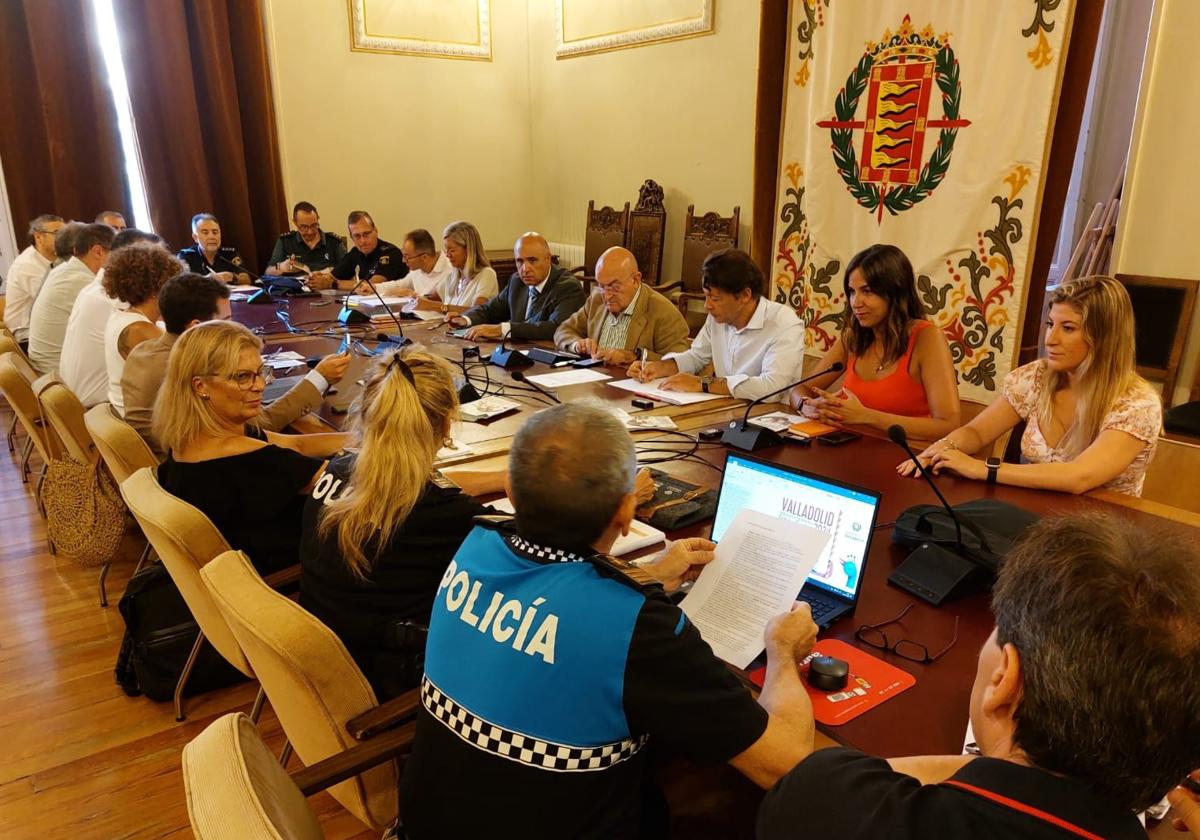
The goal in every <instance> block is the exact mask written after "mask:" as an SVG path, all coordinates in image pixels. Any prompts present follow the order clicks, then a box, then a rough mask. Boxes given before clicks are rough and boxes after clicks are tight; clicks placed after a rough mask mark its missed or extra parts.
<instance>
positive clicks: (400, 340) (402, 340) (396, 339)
mask: <svg viewBox="0 0 1200 840" xmlns="http://www.w3.org/2000/svg"><path fill="white" fill-rule="evenodd" d="M354 279H355V280H358V281H360V282H364V283H366V284H367V285H368V286H370V287H371V291H372V292H374V293H375V297H377V298H379V302H380V303H381V304H383V308H384V311H386V312H387V314H388V315H390V316H392V323H394V324H395V325H396V331H397V332H398V333H399V336H394V335H388V334H387V333H379V334H378V335H376V336H375V340H376V341H390V342H391V343H392V344H397V345H399V346H401V347H403V346H404V345H406V344H412V339H411V338H407V337H406V336H405V335H404V327H402V326H401V325H400V319H399V318H397V317H396V313H395V312H393V311H392V307H391V306H389V305H388V302H387V301H386V300H384V299H383V295H381V294H379V289H377V288H375V284H374V283H372V282H371V277H370V275H368V276H366V277H361V278H360V277H359V276H358V271H357V269H356V270H355V272H354Z"/></svg>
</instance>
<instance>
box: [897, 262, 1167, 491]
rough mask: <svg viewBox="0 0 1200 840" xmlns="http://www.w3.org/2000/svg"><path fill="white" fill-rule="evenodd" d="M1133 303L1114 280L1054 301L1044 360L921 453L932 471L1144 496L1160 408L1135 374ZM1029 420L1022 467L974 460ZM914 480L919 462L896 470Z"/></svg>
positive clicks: (1081, 286) (1076, 284)
mask: <svg viewBox="0 0 1200 840" xmlns="http://www.w3.org/2000/svg"><path fill="white" fill-rule="evenodd" d="M1134 352H1135V347H1134V328H1133V306H1132V305H1131V304H1130V302H1129V294H1128V293H1127V292H1126V291H1125V287H1124V286H1123V285H1121V283H1120V282H1119V281H1117V280H1115V279H1114V278H1112V277H1084V278H1082V279H1079V280H1073V281H1071V282H1068V283H1064V284H1063V285H1061V286H1059V287H1058V288H1057V289H1056V290H1055V291H1054V292H1053V293H1052V294H1051V295H1050V309H1049V313H1048V315H1047V318H1046V357H1045V358H1044V359H1038V360H1037V361H1036V362H1031V363H1030V364H1027V365H1024V366H1023V367H1019V368H1017V369H1016V370H1014V371H1012V372H1011V373H1009V374H1008V376H1007V377H1006V378H1005V380H1004V389H1003V391H1002V393H1001V397H1000V399H998V400H995V401H994V402H993V403H992V404H991V405H989V406H988V407H987V408H986V409H984V411H983V412H982V413H980V414H979V415H978V416H977V417H976V418H975V419H974V420H972V421H971V422H970V423H968V424H967V425H965V426H963V427H961V428H959V429H956V430H955V431H953V432H951V433H950V434H948V435H946V436H945V437H944V438H942V439H941V440H939V441H937V442H936V443H934V444H933V445H932V446H930V447H929V448H928V449H926V450H925V451H924V452H922V453H921V455H920V456H919V457H920V458H921V461H922V463H924V464H925V465H927V466H930V467H931V469H932V470H933V472H934V473H940V472H942V471H947V472H953V473H957V474H958V475H961V476H963V477H965V478H974V479H979V480H986V481H988V482H989V483H996V482H999V483H1001V484H1012V485H1015V486H1018V487H1033V488H1037V489H1041V490H1061V491H1064V492H1067V493H1085V492H1087V491H1088V490H1092V489H1094V488H1096V487H1103V488H1104V489H1106V490H1113V491H1116V492H1118V493H1125V494H1128V495H1130V496H1140V495H1141V493H1142V483H1143V481H1144V480H1145V477H1146V467H1147V466H1148V465H1149V464H1150V460H1151V459H1152V458H1153V457H1154V449H1155V447H1156V445H1157V442H1158V434H1159V431H1160V430H1161V428H1162V402H1161V401H1160V400H1159V397H1158V394H1156V393H1155V392H1154V390H1153V389H1152V388H1151V387H1150V385H1149V384H1148V383H1147V382H1146V381H1145V380H1144V379H1142V378H1141V377H1140V376H1138V374H1137V371H1136V370H1135V368H1134ZM1022 420H1024V421H1026V426H1025V433H1024V434H1023V435H1022V436H1021V461H1022V463H1020V464H1002V463H1001V462H1000V461H999V459H996V458H989V459H988V460H987V461H986V462H985V461H981V460H979V459H977V458H973V457H971V456H972V455H973V454H975V453H976V452H980V451H982V450H986V449H987V448H989V447H990V446H991V444H992V442H993V441H995V440H996V439H997V438H999V437H1000V436H1001V435H1002V434H1004V433H1005V432H1007V431H1008V430H1009V429H1011V428H1013V427H1014V426H1016V425H1017V424H1018V423H1020V422H1021V421H1022ZM897 471H898V472H899V473H900V474H901V475H914V474H915V469H914V467H913V464H912V462H911V461H905V462H904V463H902V464H900V465H899V466H898V467H897Z"/></svg>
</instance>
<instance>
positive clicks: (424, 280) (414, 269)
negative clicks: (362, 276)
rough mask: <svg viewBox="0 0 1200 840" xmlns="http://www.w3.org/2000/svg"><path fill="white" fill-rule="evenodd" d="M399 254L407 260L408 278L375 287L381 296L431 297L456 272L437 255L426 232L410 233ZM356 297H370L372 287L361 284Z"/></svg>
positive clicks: (431, 238) (440, 255)
mask: <svg viewBox="0 0 1200 840" xmlns="http://www.w3.org/2000/svg"><path fill="white" fill-rule="evenodd" d="M400 254H401V256H403V257H404V264H405V265H407V266H408V274H406V275H405V276H404V277H401V278H400V279H399V280H387V281H385V282H383V283H376V284H375V288H377V289H379V294H381V295H388V296H390V297H407V298H411V297H428V296H429V295H430V294H432V293H433V292H434V291H436V290H437V289H438V288H439V287H440V286H441V285H442V283H444V282H445V280H446V278H448V277H449V276H450V272H452V271H453V270H454V266H452V265H450V260H448V259H446V255H445V254H439V253H438V249H437V245H435V244H434V241H433V236H432V235H430V233H429V231H427V230H425V229H424V228H417V229H416V230H410V231H409V232H408V233H406V234H405V235H404V242H402V243H401V244H400ZM354 293H355V294H359V295H369V294H370V293H371V287H370V286H368V285H367V284H366V283H360V284H359V286H358V288H357V289H355V290H354Z"/></svg>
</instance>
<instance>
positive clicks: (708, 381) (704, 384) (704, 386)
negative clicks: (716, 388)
mask: <svg viewBox="0 0 1200 840" xmlns="http://www.w3.org/2000/svg"><path fill="white" fill-rule="evenodd" d="M712 381H713V378H712V377H711V376H705V377H703V378H701V380H700V390H701V391H703V392H704V393H706V394H707V393H708V386H709V385H712Z"/></svg>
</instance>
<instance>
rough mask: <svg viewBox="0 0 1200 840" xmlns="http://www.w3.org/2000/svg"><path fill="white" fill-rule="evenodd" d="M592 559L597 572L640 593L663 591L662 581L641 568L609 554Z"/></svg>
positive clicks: (598, 555) (595, 555)
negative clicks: (655, 590)
mask: <svg viewBox="0 0 1200 840" xmlns="http://www.w3.org/2000/svg"><path fill="white" fill-rule="evenodd" d="M590 559H591V561H592V565H593V566H595V567H596V570H597V571H598V572H600V573H601V574H602V575H604V576H605V577H610V578H612V579H613V580H618V581H620V582H621V583H623V584H625V585H626V586H631V587H633V588H634V589H637V590H638V591H640V592H649V591H651V590H654V589H662V581H660V580H659V579H658V578H656V577H655V576H654V575H652V574H650V573H649V572H647V571H646V570H645V569H643V568H642V567H641V566H635V565H633V564H632V563H627V562H626V561H624V560H621V559H620V558H618V557H612V556H610V555H608V554H594V555H592V557H591V558H590Z"/></svg>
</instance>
